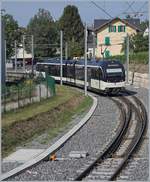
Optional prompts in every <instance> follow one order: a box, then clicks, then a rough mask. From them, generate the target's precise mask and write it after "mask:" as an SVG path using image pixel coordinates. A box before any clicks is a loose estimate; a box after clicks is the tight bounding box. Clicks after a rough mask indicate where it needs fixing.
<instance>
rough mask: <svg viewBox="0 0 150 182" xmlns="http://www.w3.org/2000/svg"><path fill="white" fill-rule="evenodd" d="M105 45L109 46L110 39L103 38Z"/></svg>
mask: <svg viewBox="0 0 150 182" xmlns="http://www.w3.org/2000/svg"><path fill="white" fill-rule="evenodd" d="M105 45H110V37H105Z"/></svg>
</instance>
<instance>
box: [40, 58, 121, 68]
mask: <svg viewBox="0 0 150 182" xmlns="http://www.w3.org/2000/svg"><path fill="white" fill-rule="evenodd" d="M62 63H63V65H65V64H76V65H79V66H80V65H81V66H82V65H84V59H82V60H63V62H62ZM37 64H60V59H49V60H46V61H42V62H37ZM108 65H117V66H120V65H122V64H121V63H120V61H119V60H107V59H105V60H98V61H95V60H88V61H87V66H89V67H90V66H94V67H99V66H100V67H106V66H108Z"/></svg>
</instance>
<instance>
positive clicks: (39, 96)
mask: <svg viewBox="0 0 150 182" xmlns="http://www.w3.org/2000/svg"><path fill="white" fill-rule="evenodd" d="M39 98H40V101H41V83H40V84H39Z"/></svg>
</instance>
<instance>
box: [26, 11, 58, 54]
mask: <svg viewBox="0 0 150 182" xmlns="http://www.w3.org/2000/svg"><path fill="white" fill-rule="evenodd" d="M27 35H28V36H29V35H33V36H34V53H35V57H52V56H54V55H55V52H56V46H53V47H52V45H50V44H56V43H57V41H58V40H57V39H58V37H57V35H58V32H57V28H56V26H55V23H54V21H53V18H52V16H51V14H50V12H49V11H47V10H45V9H39V11H38V13H37V14H36V15H35V16H34V17H33V18H31V20H30V22H29V24H28V26H27ZM30 39H31V38H30ZM28 51H29V49H28Z"/></svg>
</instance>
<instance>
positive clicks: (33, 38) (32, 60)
mask: <svg viewBox="0 0 150 182" xmlns="http://www.w3.org/2000/svg"><path fill="white" fill-rule="evenodd" d="M31 37H32V74H33V73H34V69H33V61H34V36H33V35H32V36H31Z"/></svg>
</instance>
